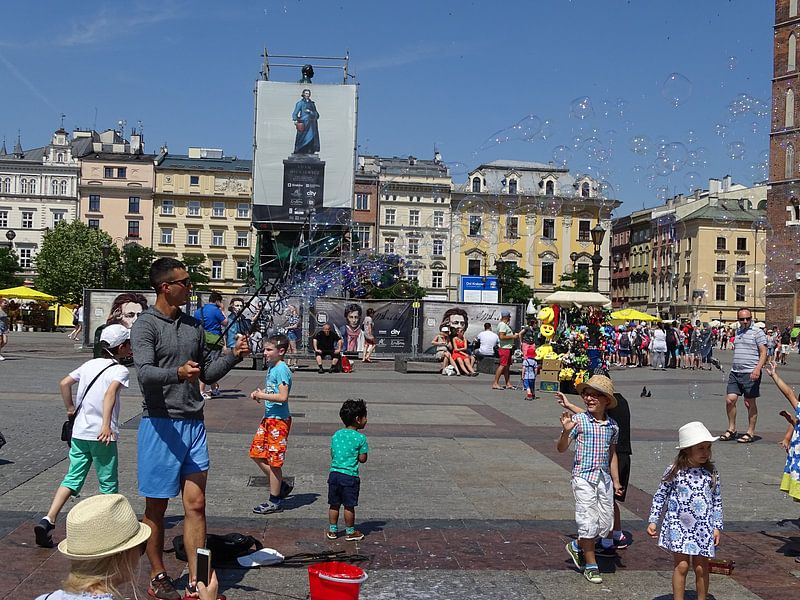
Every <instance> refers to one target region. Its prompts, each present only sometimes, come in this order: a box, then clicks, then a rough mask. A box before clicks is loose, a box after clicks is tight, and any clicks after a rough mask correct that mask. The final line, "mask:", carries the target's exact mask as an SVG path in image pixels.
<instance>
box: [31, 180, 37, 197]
mask: <svg viewBox="0 0 800 600" xmlns="http://www.w3.org/2000/svg"><path fill="white" fill-rule="evenodd" d="M30 186H31V194H35V193H36V180H35V179H31V180H30Z"/></svg>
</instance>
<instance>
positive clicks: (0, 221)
mask: <svg viewBox="0 0 800 600" xmlns="http://www.w3.org/2000/svg"><path fill="white" fill-rule="evenodd" d="M0 227H8V211H7V210H0Z"/></svg>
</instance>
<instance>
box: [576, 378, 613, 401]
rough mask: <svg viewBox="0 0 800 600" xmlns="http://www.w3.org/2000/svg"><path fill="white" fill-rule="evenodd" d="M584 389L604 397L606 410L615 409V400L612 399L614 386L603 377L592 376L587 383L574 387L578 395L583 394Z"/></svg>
mask: <svg viewBox="0 0 800 600" xmlns="http://www.w3.org/2000/svg"><path fill="white" fill-rule="evenodd" d="M586 388H589V389H591V390H593V391H595V392H597V393H599V394H602V395H603V396H605V397H606V398H607V399H608V406H607V407H606V408H616V407H617V399H616V398H615V397H614V384H613V383H612V382H611V380H610V379H609V378H608V377H606V376H605V375H592V376H591V377H590V378H589V380H588V381H586V382H584V383H579V384H578V385H576V386H575V389H576V390H577V391H578V393H579V394H581V393H583V390H585V389H586Z"/></svg>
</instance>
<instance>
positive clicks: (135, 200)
mask: <svg viewBox="0 0 800 600" xmlns="http://www.w3.org/2000/svg"><path fill="white" fill-rule="evenodd" d="M139 204H140V199H139V196H130V197H129V198H128V214H131V215H138V214H139Z"/></svg>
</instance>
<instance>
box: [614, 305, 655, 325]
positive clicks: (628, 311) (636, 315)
mask: <svg viewBox="0 0 800 600" xmlns="http://www.w3.org/2000/svg"><path fill="white" fill-rule="evenodd" d="M611 318H612V319H613V320H614V321H648V322H649V321H658V317H654V316H653V315H648V314H647V313H643V312H642V311H640V310H636V309H635V308H623V309H622V310H618V311H615V312H612V313H611Z"/></svg>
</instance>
